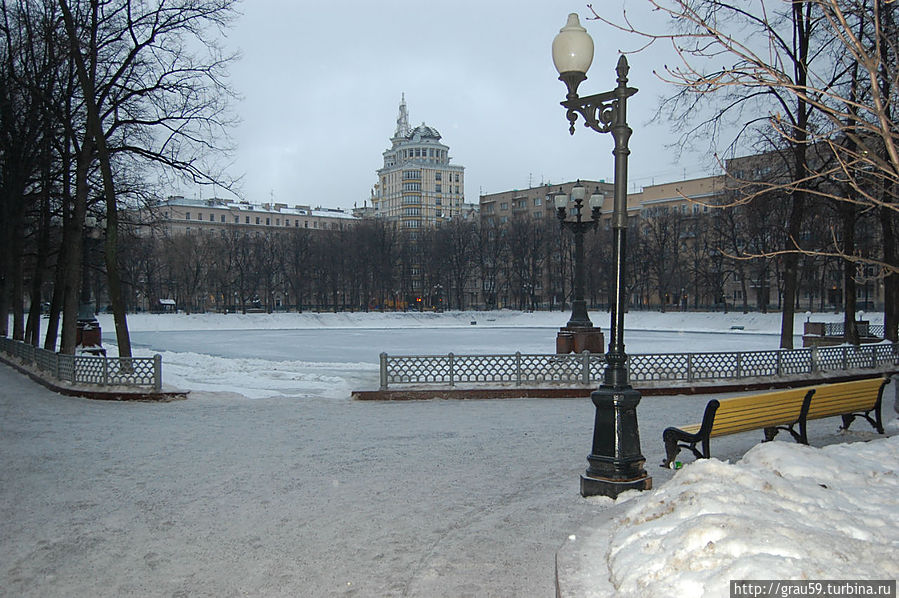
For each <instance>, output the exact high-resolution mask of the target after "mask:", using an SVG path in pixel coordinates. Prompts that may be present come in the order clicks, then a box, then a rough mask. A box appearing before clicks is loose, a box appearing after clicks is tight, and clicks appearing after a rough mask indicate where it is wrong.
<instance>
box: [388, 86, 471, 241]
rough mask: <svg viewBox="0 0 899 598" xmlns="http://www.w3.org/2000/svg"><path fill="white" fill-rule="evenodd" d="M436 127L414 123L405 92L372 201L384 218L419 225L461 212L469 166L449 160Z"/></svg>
mask: <svg viewBox="0 0 899 598" xmlns="http://www.w3.org/2000/svg"><path fill="white" fill-rule="evenodd" d="M440 138H441V137H440V133H438V132H437V129H435V128H433V127H429V126H428V125H426V124H425V123H421V125H420V126H417V127H415V128H412V127H410V126H409V113H408V111H407V109H406V96H405V94H403V97H402V100H401V101H400V108H399V115H398V116H397V119H396V131H394V133H393V137H392V138H391V139H390V142H391V147H390V149H388V150H386V151H385V152H384V154H383V155H384V166H383V167H382V168H380V169H378V183H377V184H376V185H375V188H374V190H373V192H372V198H371V199H372V207H373V209H374V212H375V214H376V215H377V216H378V217H380V218H386V219H388V220H393V221H396V222H399V223H400V227H401V228H403V229H409V230H415V229H419V228H422V227H426V226H440V224H441V223H442V222H444V221H445V220H448V219H450V218H453V217H455V216H458V215H459V214H460V213H461V211H462V205H463V204H464V203H465V167H463V166H459V165H456V164H450V157H449V147H448V146H446V145H444V144H443V143H441V142H440Z"/></svg>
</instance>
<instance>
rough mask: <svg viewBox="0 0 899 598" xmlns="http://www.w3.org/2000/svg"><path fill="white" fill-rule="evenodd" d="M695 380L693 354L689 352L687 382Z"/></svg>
mask: <svg viewBox="0 0 899 598" xmlns="http://www.w3.org/2000/svg"><path fill="white" fill-rule="evenodd" d="M692 381H693V354H692V353H687V382H692Z"/></svg>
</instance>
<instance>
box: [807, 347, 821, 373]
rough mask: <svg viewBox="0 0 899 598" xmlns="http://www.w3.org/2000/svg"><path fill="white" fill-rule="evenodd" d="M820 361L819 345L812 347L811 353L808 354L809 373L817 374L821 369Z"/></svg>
mask: <svg viewBox="0 0 899 598" xmlns="http://www.w3.org/2000/svg"><path fill="white" fill-rule="evenodd" d="M819 363H820V360H819V359H818V345H812V349H811V351H809V352H808V371H809V373H814V372H817V371H818V369H819V367H818V364H819Z"/></svg>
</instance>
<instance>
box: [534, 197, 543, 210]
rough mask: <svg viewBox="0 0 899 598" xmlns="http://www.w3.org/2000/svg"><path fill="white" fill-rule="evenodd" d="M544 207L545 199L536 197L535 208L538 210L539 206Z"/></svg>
mask: <svg viewBox="0 0 899 598" xmlns="http://www.w3.org/2000/svg"><path fill="white" fill-rule="evenodd" d="M542 205H543V198H542V197H535V198H534V207H535V208H536V207H537V206H542Z"/></svg>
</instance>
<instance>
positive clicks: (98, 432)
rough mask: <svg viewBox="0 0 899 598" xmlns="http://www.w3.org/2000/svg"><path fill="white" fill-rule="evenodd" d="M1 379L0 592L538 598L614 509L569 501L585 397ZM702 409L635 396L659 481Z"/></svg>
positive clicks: (585, 423) (738, 451) (585, 432)
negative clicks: (260, 394)
mask: <svg viewBox="0 0 899 598" xmlns="http://www.w3.org/2000/svg"><path fill="white" fill-rule="evenodd" d="M0 388H2V389H3V390H2V393H0V455H2V459H0V482H2V483H0V554H2V555H3V559H2V560H0V596H16V597H19V596H40V597H54V596H66V597H72V596H124V595H135V596H192V597H193V596H216V597H219V596H237V595H254V596H261V595H264V596H298V595H303V596H333V595H347V596H427V597H432V596H437V597H439V596H454V597H458V596H515V597H530V596H540V597H545V596H552V595H553V594H554V592H555V587H554V575H555V570H554V562H555V555H556V552H557V551H558V549H559V547H560V546H562V545H563V544H564V543H565V542H566V539H567V538H568V536H569V535H570V534H572V533H574V532H575V531H576V530H578V529H580V528H581V527H582V526H584V525H586V524H588V523H589V524H591V525H592V524H594V523H595V522H597V521H601V520H602V514H603V512H605V511H606V510H607V507H608V505H609V504H610V501H608V499H589V500H588V499H583V498H581V497H580V495H579V494H578V476H579V475H580V473H581V472H582V471H583V469H584V467H585V466H586V460H585V456H586V453H587V452H588V450H589V443H590V438H591V436H592V425H593V424H592V418H593V407H592V405H591V404H590V402H589V401H588V400H587V399H586V398H583V399H513V400H507V401H488V400H471V401H411V402H402V403H380V402H362V401H351V400H349V399H348V398H347V399H345V400H333V399H331V400H328V399H300V400H298V399H264V400H248V399H245V398H242V397H236V396H227V395H221V394H219V395H208V394H202V393H192V394H191V395H190V398H189V399H188V400H186V401H175V402H171V403H110V402H98V401H90V400H86V399H79V398H73V397H65V396H61V395H58V394H54V393H52V392H50V391H48V390H47V389H45V388H43V387H41V386H38V385H36V384H35V383H34V382H32V381H31V380H29V379H28V378H26V377H25V376H22V375H21V374H18V373H17V372H15V371H14V370H12V369H11V368H9V367H8V366H5V365H0ZM706 400H707V397H701V396H697V397H647V398H646V399H644V401H643V403H641V405H640V410H639V411H640V418H641V419H640V426H641V435H642V440H643V450H644V455H645V456H646V458H647V469H648V470H649V473H650V474H651V475H652V476H653V477H654V482H655V484H656V485H660V484H662V483H664V481H665V480H667V479H670V476H671V472H670V471H668V470H663V469H661V468H659V467H657V463H659V462H660V461H661V458H662V453H663V447H662V443H661V431H662V429H663V427H665V426H667V425H669V424H670V423H671V422H672V420H678V421H680V420H682V419H684V418H688V419H689V418H692V417H693V414H699V413H701V411H702V407H703V405H704V404H705V402H706ZM813 439H814V440H813V444H814V443H826V442H829V441H838V440H839V438H838V437H836V436H833V438H831V437H829V436H828V435H827V433H821V432H820V431H818V430H817V429H816V431H815V432H814V436H813ZM756 442H758V438H756V437H755V436H752V437H750V436H749V435H746V436H745V437H743V436H740V437H735V438H734V439H732V440H730V441H728V442H726V443H725V442H722V443H720V444H719V445H717V446H716V453H717V454H719V455H720V456H721V457H722V458H730V459H735V458H738V457H739V456H740V455H742V454H743V452H745V451H746V450H748V448H750V447H751V446H753V445H754V444H755V443H756Z"/></svg>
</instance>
